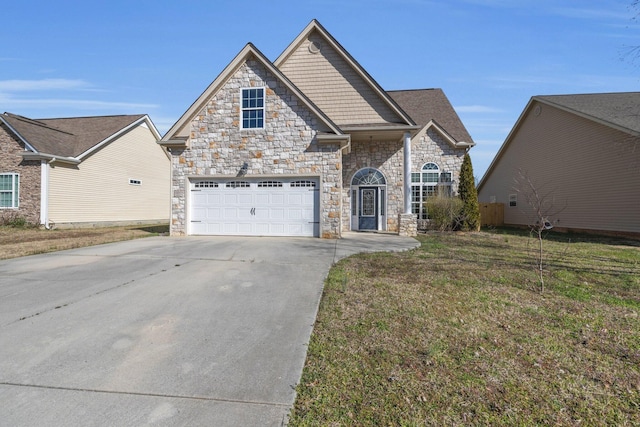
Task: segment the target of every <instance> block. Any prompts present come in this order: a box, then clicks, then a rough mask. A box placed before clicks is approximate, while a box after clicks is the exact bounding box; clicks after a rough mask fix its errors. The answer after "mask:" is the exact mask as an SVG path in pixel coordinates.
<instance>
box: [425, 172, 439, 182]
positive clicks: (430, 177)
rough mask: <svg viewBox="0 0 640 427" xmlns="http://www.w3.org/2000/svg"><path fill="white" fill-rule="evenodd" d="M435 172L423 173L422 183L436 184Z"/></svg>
mask: <svg viewBox="0 0 640 427" xmlns="http://www.w3.org/2000/svg"><path fill="white" fill-rule="evenodd" d="M438 176H439V174H438V173H437V172H425V173H423V174H422V182H438Z"/></svg>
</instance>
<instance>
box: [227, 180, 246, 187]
mask: <svg viewBox="0 0 640 427" xmlns="http://www.w3.org/2000/svg"><path fill="white" fill-rule="evenodd" d="M225 186H226V187H227V188H249V187H251V184H249V183H248V182H247V181H230V182H227V183H226V185H225Z"/></svg>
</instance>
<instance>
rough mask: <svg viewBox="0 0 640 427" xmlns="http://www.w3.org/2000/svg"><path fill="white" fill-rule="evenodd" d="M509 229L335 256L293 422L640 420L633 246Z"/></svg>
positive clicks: (639, 325)
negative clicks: (538, 265) (541, 278)
mask: <svg viewBox="0 0 640 427" xmlns="http://www.w3.org/2000/svg"><path fill="white" fill-rule="evenodd" d="M505 233H507V232H504V231H501V232H500V233H484V232H483V233H470V234H437V233H436V234H428V235H425V236H421V237H420V240H421V242H422V246H421V248H419V249H416V250H414V251H411V252H405V253H399V254H363V255H358V256H354V257H351V258H349V259H346V260H343V261H341V262H339V263H338V264H337V265H336V266H335V267H334V268H333V269H332V270H331V272H330V273H329V276H328V278H327V281H326V284H325V290H324V294H323V297H322V301H321V305H320V310H319V313H318V317H317V321H316V324H315V326H314V332H313V335H312V338H311V342H310V345H309V351H308V356H307V361H306V365H305V368H304V372H303V376H302V380H301V383H300V384H299V385H298V388H297V393H298V395H297V400H296V402H295V405H294V409H293V411H292V414H291V419H290V425H292V426H307V425H308V426H312V425H317V426H351V425H380V426H387V425H393V426H396V425H399V426H423V425H434V426H440V425H448V426H463V425H464V426H466V425H517V426H529V425H566V426H573V425H616V426H617V425H630V426H631V425H640V282H639V281H638V277H640V265H639V264H638V261H639V260H640V248H639V247H637V246H632V245H619V244H615V243H618V242H617V241H613V240H606V241H604V243H603V242H602V241H595V242H594V241H593V240H594V239H595V238H593V237H589V238H587V237H581V238H579V239H575V238H574V236H567V235H559V236H556V235H553V236H549V237H548V239H546V240H545V242H544V244H545V258H546V259H545V266H546V267H545V273H544V274H545V285H546V286H545V292H544V293H540V292H539V289H540V287H539V284H538V277H537V272H536V271H535V252H536V248H537V246H536V245H537V241H536V240H535V239H531V238H530V237H529V236H528V235H526V234H519V233H513V234H511V233H508V234H505ZM569 237H571V241H570V240H569Z"/></svg>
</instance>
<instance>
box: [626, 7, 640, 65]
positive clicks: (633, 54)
mask: <svg viewBox="0 0 640 427" xmlns="http://www.w3.org/2000/svg"><path fill="white" fill-rule="evenodd" d="M629 9H630V10H631V11H632V12H633V17H632V18H631V21H632V22H634V23H637V22H640V0H633V1H632V2H631V5H629ZM638 58H640V45H632V46H625V47H624V48H623V49H622V59H623V60H624V59H629V60H630V61H631V62H635V61H636V60H637V59H638Z"/></svg>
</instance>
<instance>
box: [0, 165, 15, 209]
mask: <svg viewBox="0 0 640 427" xmlns="http://www.w3.org/2000/svg"><path fill="white" fill-rule="evenodd" d="M19 195H20V175H19V174H17V173H1V174H0V209H2V208H7V209H12V208H13V209H16V208H18V207H19V205H20V203H19Z"/></svg>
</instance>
